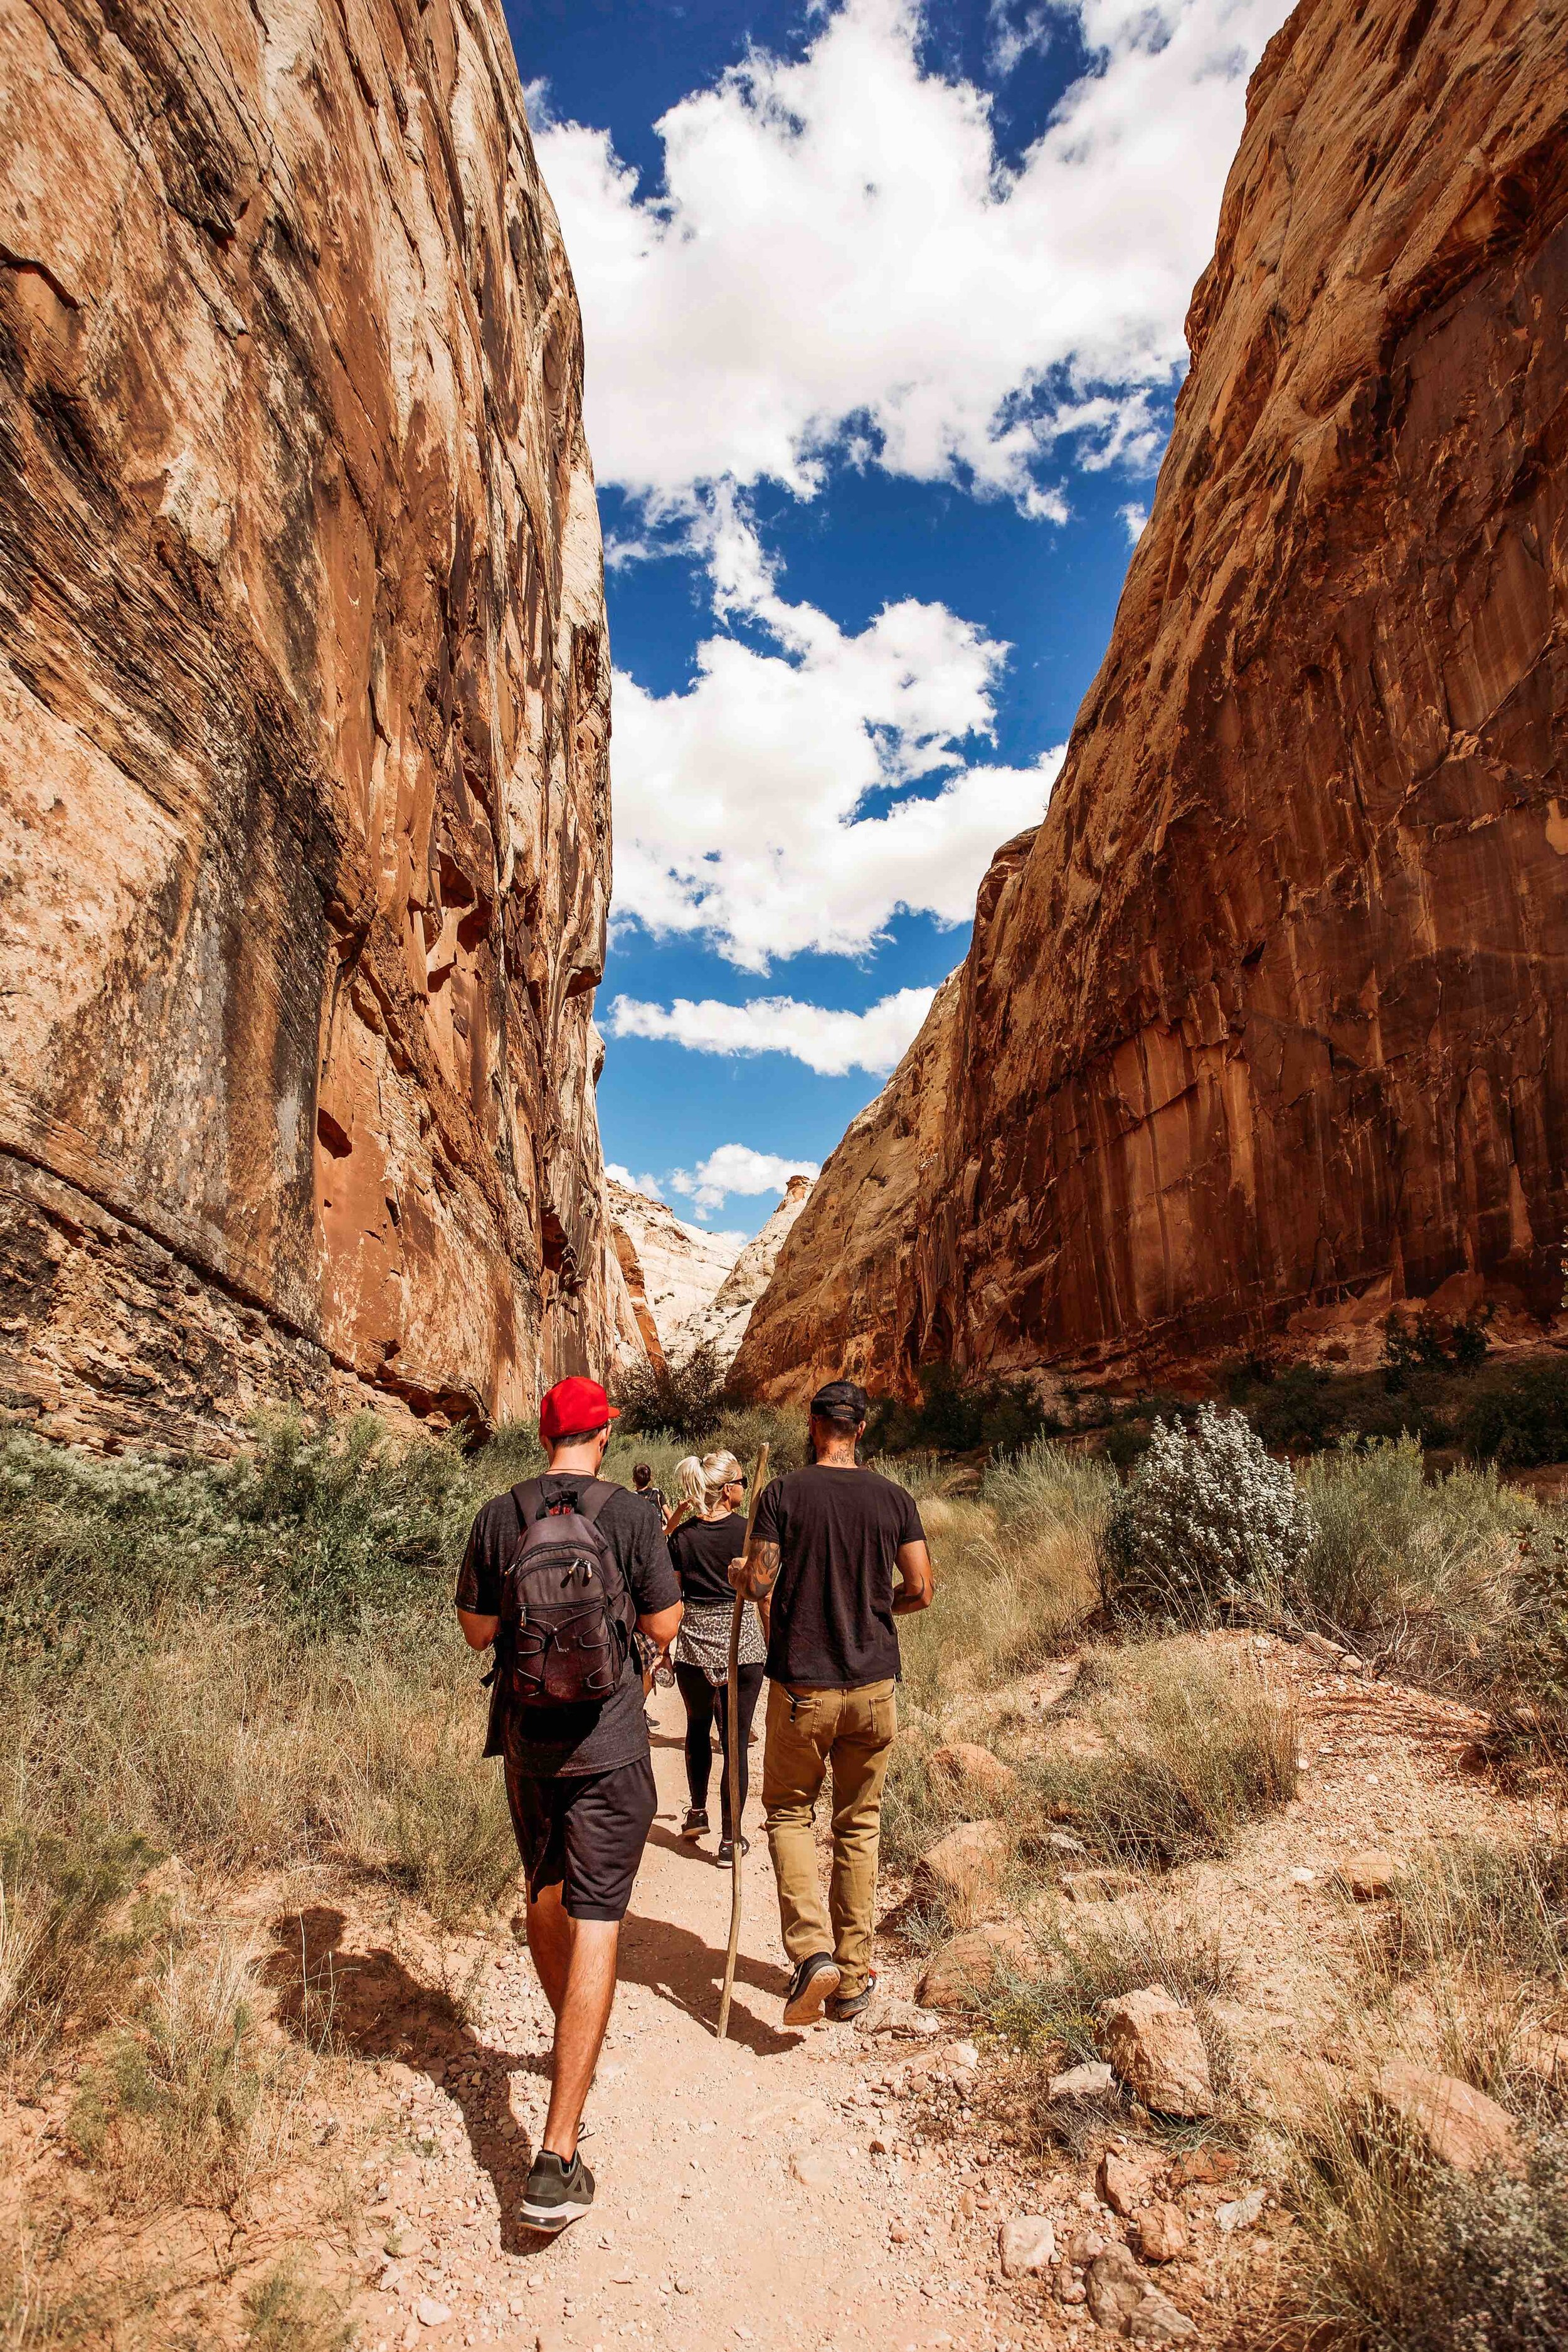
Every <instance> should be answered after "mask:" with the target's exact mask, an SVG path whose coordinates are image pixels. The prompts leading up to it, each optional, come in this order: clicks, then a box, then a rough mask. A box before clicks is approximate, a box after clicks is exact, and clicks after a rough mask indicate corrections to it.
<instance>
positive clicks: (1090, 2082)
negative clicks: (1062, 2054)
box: [1046, 2058, 1116, 2100]
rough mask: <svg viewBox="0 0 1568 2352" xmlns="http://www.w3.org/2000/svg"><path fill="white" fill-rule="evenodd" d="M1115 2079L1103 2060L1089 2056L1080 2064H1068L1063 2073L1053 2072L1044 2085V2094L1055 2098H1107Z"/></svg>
mask: <svg viewBox="0 0 1568 2352" xmlns="http://www.w3.org/2000/svg"><path fill="white" fill-rule="evenodd" d="M1115 2079H1116V2078H1115V2076H1114V2075H1113V2074H1111V2071H1110V2067H1109V2066H1107V2065H1106V2064H1105V2063H1104V2062H1103V2060H1101V2059H1098V2058H1090V2059H1089V2060H1087V2061H1086V2062H1085V2063H1084V2064H1083V2065H1081V2066H1069V2067H1068V2070H1067V2072H1066V2074H1053V2075H1052V2076H1051V2079H1050V2081H1049V2082H1048V2083H1047V2085H1046V2095H1047V2098H1049V2099H1057V2100H1061V2099H1107V2098H1109V2097H1110V2093H1111V2090H1112V2087H1113V2085H1114V2083H1115Z"/></svg>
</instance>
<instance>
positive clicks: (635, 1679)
mask: <svg viewBox="0 0 1568 2352" xmlns="http://www.w3.org/2000/svg"><path fill="white" fill-rule="evenodd" d="M592 1483H593V1481H592V1480H591V1479H590V1478H588V1477H587V1476H586V1475H585V1474H584V1473H583V1472H581V1471H555V1472H546V1474H545V1475H544V1477H543V1479H542V1481H541V1484H542V1486H543V1488H544V1493H545V1496H546V1498H547V1499H548V1500H550V1501H554V1500H555V1499H556V1498H557V1497H558V1496H563V1495H567V1494H572V1495H576V1494H580V1493H581V1492H582V1490H583V1488H584V1486H591V1485H592ZM597 1526H598V1528H599V1532H600V1534H601V1535H602V1536H603V1537H604V1538H605V1542H606V1543H607V1544H608V1546H609V1548H610V1551H611V1554H612V1556H613V1557H614V1559H615V1562H616V1567H617V1568H618V1569H619V1570H620V1571H621V1574H622V1576H623V1577H624V1578H625V1580H626V1588H627V1590H628V1591H629V1592H630V1593H631V1596H632V1600H633V1602H634V1603H635V1605H636V1609H637V1615H638V1616H639V1617H652V1616H655V1615H656V1614H657V1613H658V1611H659V1610H661V1609H672V1608H673V1607H674V1606H675V1603H676V1602H677V1601H679V1598H680V1587H679V1584H677V1582H676V1580H675V1571H674V1570H673V1569H672V1568H671V1567H670V1564H669V1553H668V1549H666V1546H665V1540H664V1529H663V1527H662V1525H661V1524H660V1521H659V1518H658V1514H657V1513H656V1512H654V1511H651V1510H650V1509H649V1508H648V1506H647V1499H646V1497H645V1496H641V1495H631V1494H628V1493H627V1492H626V1488H625V1487H624V1486H617V1487H616V1491H615V1493H614V1494H613V1495H612V1496H610V1497H609V1499H608V1501H607V1502H606V1503H605V1506H604V1508H603V1509H602V1510H601V1511H600V1513H599V1517H598V1520H597ZM520 1542H521V1528H520V1526H519V1523H518V1516H517V1505H516V1504H515V1503H514V1502H513V1501H512V1498H511V1495H510V1491H509V1492H508V1493H506V1494H504V1495H498V1496H496V1498H495V1500H494V1501H493V1502H491V1503H487V1504H486V1505H485V1507H484V1509H483V1510H482V1511H481V1512H480V1513H479V1517H478V1518H477V1519H476V1520H475V1521H474V1524H473V1527H472V1528H471V1529H470V1531H469V1534H468V1549H467V1551H466V1552H465V1553H464V1554H463V1566H462V1570H461V1572H460V1574H459V1575H458V1594H457V1599H458V1608H459V1609H466V1610H468V1611H469V1612H470V1613H471V1614H472V1615H474V1616H476V1617H498V1616H500V1595H501V1579H502V1577H503V1575H504V1574H505V1572H506V1570H507V1569H508V1568H509V1567H510V1563H511V1560H512V1558H513V1556H514V1554H515V1553H516V1550H517V1548H518V1545H519V1543H520ZM490 1737H491V1744H490V1745H489V1747H488V1748H486V1751H485V1752H486V1754H487V1755H494V1754H495V1753H496V1749H497V1744H498V1743H499V1745H500V1748H501V1749H502V1750H504V1753H505V1755H506V1759H507V1761H508V1763H509V1764H510V1766H511V1767H512V1768H513V1769H514V1770H516V1771H518V1772H521V1773H522V1774H524V1775H525V1776H526V1777H527V1778H528V1779H530V1780H553V1779H556V1778H558V1777H560V1776H562V1775H563V1774H567V1773H572V1774H580V1773H586V1772H613V1771H614V1770H616V1768H617V1767H618V1766H619V1765H622V1764H636V1763H637V1762H639V1761H640V1760H641V1759H642V1758H643V1757H645V1756H646V1755H647V1752H648V1741H647V1719H646V1717H644V1714H643V1692H642V1673H641V1669H640V1667H639V1665H638V1664H637V1649H636V1645H635V1644H634V1645H633V1646H632V1647H631V1648H630V1649H629V1650H628V1652H627V1655H626V1665H625V1666H624V1668H623V1669H622V1673H621V1679H620V1681H619V1682H618V1683H617V1685H616V1688H615V1689H614V1690H613V1691H612V1692H611V1694H610V1696H609V1697H608V1698H604V1699H588V1700H585V1701H584V1704H583V1705H582V1706H531V1707H528V1708H526V1709H523V1708H521V1707H510V1706H497V1708H496V1709H495V1711H494V1713H493V1714H492V1716H491V1720H490Z"/></svg>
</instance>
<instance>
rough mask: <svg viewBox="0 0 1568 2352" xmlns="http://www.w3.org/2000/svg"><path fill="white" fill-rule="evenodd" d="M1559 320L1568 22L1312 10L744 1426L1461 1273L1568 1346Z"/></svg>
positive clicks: (786, 1280) (773, 1299) (1183, 1353)
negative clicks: (1076, 693)
mask: <svg viewBox="0 0 1568 2352" xmlns="http://www.w3.org/2000/svg"><path fill="white" fill-rule="evenodd" d="M1564 320H1568V7H1565V6H1564V5H1563V0H1545V5H1542V0H1436V5H1434V0H1369V5H1365V6H1358V7H1354V8H1352V6H1350V5H1348V0H1303V5H1301V6H1300V7H1299V8H1298V9H1297V11H1296V13H1295V15H1294V16H1292V17H1291V18H1290V20H1289V23H1288V24H1287V25H1286V26H1285V27H1284V29H1283V30H1282V31H1281V32H1280V33H1279V35H1278V36H1277V37H1276V38H1275V39H1274V41H1273V42H1272V43H1271V44H1270V46H1269V48H1268V52H1267V54H1266V56H1265V58H1263V60H1262V62H1261V64H1260V65H1259V67H1258V71H1257V74H1256V75H1255V77H1254V79H1253V84H1252V88H1251V91H1250V95H1249V104H1248V114H1247V130H1246V134H1245V136H1244V138H1243V141H1242V144H1241V149H1240V152H1239V153H1238V155H1237V160H1236V163H1235V165H1234V167H1233V169H1232V172H1231V175H1230V180H1229V184H1228V186H1227V189H1226V198H1225V204H1224V208H1223V212H1222V215H1221V221H1220V227H1219V236H1218V242H1217V247H1216V250H1215V257H1214V260H1213V263H1212V264H1211V266H1210V268H1208V269H1207V270H1206V271H1205V275H1204V278H1202V280H1201V282H1200V283H1199V285H1198V288H1197V289H1196V292H1195V294H1194V299H1193V305H1192V310H1191V313H1190V317H1189V320H1188V340H1189V342H1190V344H1191V349H1192V362H1193V363H1192V370H1191V373H1190V374H1189V376H1188V379H1187V382H1186V384H1185V386H1184V390H1183V393H1182V395H1181V398H1180V402H1179V404H1178V407H1177V412H1176V420H1175V429H1174V432H1173V437H1172V442H1171V446H1170V448H1169V451H1168V453H1167V455H1166V457H1165V460H1164V464H1163V467H1162V470H1161V475H1160V480H1159V485H1158V492H1157V496H1156V499H1155V501H1154V507H1153V512H1152V518H1151V520H1150V523H1149V526H1148V529H1147V530H1146V531H1145V532H1144V535H1143V537H1142V541H1141V542H1140V544H1139V546H1138V549H1137V551H1136V552H1135V554H1134V556H1133V559H1132V562H1131V569H1130V571H1129V573H1128V578H1127V583H1126V587H1125V590H1124V592H1123V594H1122V599H1121V608H1120V611H1119V613H1118V614H1117V620H1116V626H1115V631H1114V634H1113V635H1112V638H1111V642H1110V649H1109V651H1108V653H1107V656H1106V659H1105V663H1104V666H1103V667H1102V668H1101V670H1100V675H1099V677H1098V678H1097V679H1096V681H1095V683H1094V685H1093V687H1092V688H1091V689H1090V691H1089V695H1088V697H1087V698H1086V700H1085V702H1084V705H1083V708H1082V709H1081V711H1080V713H1079V720H1078V724H1077V727H1076V729H1075V730H1074V734H1073V738H1072V742H1071V746H1070V750H1069V753H1068V761H1067V764H1066V767H1065V769H1064V771H1063V773H1062V777H1061V780H1060V782H1059V783H1058V787H1057V790H1056V793H1055V795H1054V797H1053V800H1052V803H1051V806H1050V809H1049V812H1048V814H1047V817H1046V820H1045V822H1044V824H1042V825H1041V826H1040V827H1039V829H1038V832H1037V835H1036V836H1035V838H1034V839H1033V842H1032V843H1026V844H1025V845H1023V846H1022V848H1021V850H1020V848H1019V845H1013V846H1012V847H1011V848H1010V849H1009V851H1008V853H1006V854H1005V856H1004V858H1003V860H1002V861H1001V863H1000V865H999V866H998V867H997V868H995V869H994V870H993V873H992V875H991V876H990V877H988V878H987V880H986V882H985V884H984V887H983V888H982V891H981V899H980V908H979V913H978V917H977V921H976V928H975V933H974V938H973V944H972V947H971V950H970V952H969V955H968V957H967V959H966V961H965V962H964V964H963V966H962V968H961V970H960V972H959V974H958V975H957V977H956V980H955V982H954V983H953V984H952V985H950V987H949V988H948V989H947V990H945V991H944V992H943V994H942V998H941V999H940V1000H939V1003H938V1005H937V1006H936V1007H934V1008H933V1011H932V1014H931V1019H930V1020H929V1021H928V1023H927V1024H926V1028H925V1030H924V1031H923V1032H922V1034H921V1038H920V1039H919V1040H918V1041H917V1043H916V1045H915V1046H914V1047H913V1048H912V1049H911V1052H910V1055H909V1056H908V1057H907V1058H906V1061H905V1063H904V1065H903V1066H901V1067H900V1070H899V1071H898V1072H897V1073H896V1074H895V1076H894V1077H893V1079H892V1081H891V1082H890V1084H889V1087H888V1088H887V1090H886V1092H885V1093H884V1095H883V1097H881V1100H880V1102H879V1104H878V1105H876V1106H874V1107H873V1108H872V1109H871V1110H870V1111H869V1112H868V1113H867V1114H866V1116H865V1118H862V1119H861V1120H859V1121H858V1122H857V1125H856V1127H855V1128H854V1129H851V1130H850V1133H849V1135H848V1136H847V1138H846V1139H845V1141H844V1143H843V1144H842V1145H841V1146H840V1148H839V1150H838V1151H837V1153H836V1154H835V1155H834V1157H833V1159H832V1160H830V1161H829V1162H828V1165H827V1168H826V1171H824V1173H823V1176H822V1178H821V1180H820V1181H819V1182H818V1184H817V1187H816V1192H815V1193H814V1195H813V1198H812V1201H811V1202H810V1205H809V1207H808V1208H807V1210H806V1212H805V1214H804V1215H803V1216H802V1218H801V1220H800V1222H799V1223H798V1224H797V1225H796V1227H795V1232H794V1233H793V1234H792V1235H791V1236H790V1239H789V1241H788V1243H787V1244H786V1245H785V1248H784V1253H783V1255H782V1257H781V1259H780V1263H779V1267H778V1271H777V1274H776V1276H775V1278H774V1281H773V1285H772V1286H771V1287H770V1290H769V1292H768V1294H767V1295H766V1297H764V1298H763V1300H762V1301H761V1302H760V1304H759V1306H758V1307H757V1309H756V1312H755V1314H754V1316H753V1318H752V1326H751V1329H750V1331H749V1333H748V1336H747V1339H746V1342H745V1345H744V1347H743V1348H742V1352H741V1358H740V1361H739V1364H738V1367H737V1369H738V1370H739V1371H740V1372H741V1374H742V1376H743V1377H745V1378H746V1379H747V1380H749V1381H750V1382H751V1384H752V1386H753V1387H754V1388H755V1389H757V1390H758V1391H760V1392H762V1393H763V1394H765V1395H773V1396H784V1395H795V1394H799V1393H802V1392H804V1391H807V1390H808V1389H809V1387H810V1385H811V1383H812V1381H815V1380H816V1378H817V1377H818V1375H819V1374H820V1373H821V1372H823V1371H824V1370H828V1369H837V1367H838V1366H839V1365H840V1364H847V1365H850V1366H852V1367H853V1368H854V1369H855V1370H858V1371H859V1372H860V1373H861V1374H862V1375H863V1376H865V1377H868V1378H870V1379H873V1380H876V1381H879V1382H881V1383H884V1384H889V1385H900V1386H903V1387H907V1386H908V1385H909V1384H910V1381H911V1379H912V1374H913V1370H914V1368H915V1367H916V1366H918V1365H919V1364H920V1363H921V1361H922V1360H930V1359H934V1358H948V1359H952V1360H956V1361H957V1362H958V1363H959V1364H961V1365H963V1366H969V1367H975V1368H986V1369H996V1370H1024V1369H1031V1368H1035V1367H1039V1366H1058V1367H1061V1368H1063V1369H1068V1368H1072V1369H1074V1370H1078V1371H1079V1372H1082V1371H1089V1372H1091V1373H1092V1372H1099V1373H1102V1374H1105V1373H1112V1372H1119V1371H1126V1372H1136V1373H1139V1374H1147V1373H1148V1372H1149V1371H1151V1370H1154V1369H1156V1368H1158V1367H1159V1366H1161V1365H1162V1364H1170V1363H1173V1362H1176V1363H1180V1362H1192V1361H1194V1360H1201V1359H1203V1358H1204V1357H1205V1356H1212V1355H1214V1354H1215V1353H1218V1352H1220V1351H1223V1350H1225V1349H1232V1348H1237V1347H1242V1346H1247V1345H1255V1344H1258V1342H1259V1341H1260V1340H1263V1341H1265V1342H1266V1343H1268V1344H1278V1345H1280V1346H1282V1347H1284V1348H1287V1349H1289V1348H1290V1347H1292V1346H1297V1345H1300V1346H1306V1345H1308V1344H1310V1343H1313V1342H1319V1343H1321V1339H1322V1336H1323V1332H1324V1329H1325V1327H1326V1326H1329V1325H1331V1324H1332V1323H1333V1321H1334V1320H1335V1318H1341V1317H1342V1318H1349V1319H1352V1320H1353V1319H1354V1318H1358V1317H1359V1318H1362V1319H1363V1321H1364V1320H1365V1319H1367V1318H1370V1317H1372V1316H1373V1315H1374V1314H1375V1313H1377V1312H1381V1311H1382V1310H1383V1309H1384V1307H1386V1304H1387V1303H1388V1302H1389V1301H1390V1300H1397V1299H1400V1298H1402V1297H1422V1296H1428V1295H1431V1294H1433V1293H1435V1292H1436V1290H1437V1289H1438V1288H1439V1287H1440V1286H1443V1285H1444V1284H1445V1283H1451V1282H1453V1281H1454V1279H1455V1278H1456V1277H1462V1278H1465V1280H1466V1281H1467V1282H1468V1288H1469V1291H1470V1293H1471V1294H1472V1295H1473V1294H1474V1292H1476V1291H1478V1290H1479V1289H1482V1288H1484V1289H1486V1290H1488V1291H1489V1292H1490V1293H1491V1295H1492V1296H1493V1297H1499V1298H1501V1299H1502V1300H1504V1301H1505V1302H1507V1303H1509V1304H1510V1305H1511V1306H1512V1307H1513V1308H1514V1310H1515V1311H1516V1312H1521V1313H1522V1312H1532V1313H1534V1314H1536V1315H1538V1316H1541V1317H1546V1316H1549V1315H1550V1314H1551V1313H1552V1310H1553V1309H1554V1307H1555V1306H1556V1304H1557V1297H1558V1285H1559V1281H1560V1276H1559V1273H1558V1263H1557V1262H1558V1257H1559V1255H1560V1252H1559V1237H1560V1235H1561V1234H1562V1232H1563V1225H1564V1220H1565V1215H1568V335H1565V331H1564ZM1449 1295H1452V1294H1451V1293H1450V1294H1449ZM1271 1335H1278V1337H1277V1338H1274V1337H1271Z"/></svg>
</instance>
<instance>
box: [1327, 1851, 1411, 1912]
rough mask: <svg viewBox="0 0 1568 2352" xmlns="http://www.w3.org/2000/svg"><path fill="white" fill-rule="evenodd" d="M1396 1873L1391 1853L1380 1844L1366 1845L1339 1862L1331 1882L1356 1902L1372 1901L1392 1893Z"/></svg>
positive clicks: (1379, 1899) (1378, 1900) (1374, 1901)
mask: <svg viewBox="0 0 1568 2352" xmlns="http://www.w3.org/2000/svg"><path fill="white" fill-rule="evenodd" d="M1397 1875H1398V1871H1397V1866H1396V1864H1395V1863H1394V1856H1393V1855H1392V1854H1391V1853H1384V1850H1383V1848H1382V1847H1381V1846H1368V1848H1367V1849H1366V1852H1365V1853H1352V1855H1351V1856H1350V1857H1349V1859H1348V1860H1347V1861H1344V1862H1342V1863H1341V1864H1340V1866H1339V1868H1338V1869H1337V1870H1336V1871H1335V1873H1334V1883H1335V1885H1337V1886H1341V1887H1342V1888H1343V1889H1344V1892H1345V1893H1346V1894H1347V1895H1350V1896H1351V1897H1352V1899H1353V1900H1354V1901H1355V1902H1357V1903H1376V1902H1380V1901H1381V1900H1382V1898H1383V1897H1384V1895H1392V1894H1393V1892H1394V1879H1395V1877H1396V1876H1397Z"/></svg>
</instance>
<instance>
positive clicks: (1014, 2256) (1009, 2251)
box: [1001, 2213, 1057, 2278]
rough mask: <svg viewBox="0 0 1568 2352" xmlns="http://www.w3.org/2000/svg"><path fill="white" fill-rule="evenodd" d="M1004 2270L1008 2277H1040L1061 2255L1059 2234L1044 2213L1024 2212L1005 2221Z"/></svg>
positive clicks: (1003, 2227) (1002, 2237)
mask: <svg viewBox="0 0 1568 2352" xmlns="http://www.w3.org/2000/svg"><path fill="white" fill-rule="evenodd" d="M1001 2251H1002V2271H1003V2275H1004V2276H1005V2277H1006V2278H1036V2277H1037V2276H1038V2275H1039V2273H1040V2272H1041V2271H1047V2270H1049V2268H1050V2266H1051V2264H1052V2263H1054V2262H1055V2261H1056V2258H1057V2234H1056V2231H1054V2230H1053V2229H1052V2227H1051V2225H1050V2223H1049V2221H1047V2219H1046V2216H1045V2215H1044V2214H1043V2213H1022V2214H1020V2215H1018V2217H1017V2218H1016V2220H1015V2221H1004V2222H1003V2224H1002V2231H1001Z"/></svg>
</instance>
